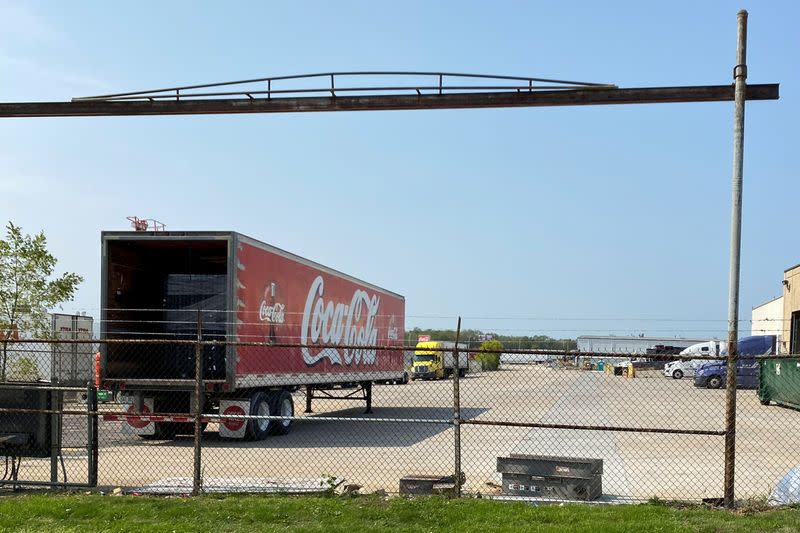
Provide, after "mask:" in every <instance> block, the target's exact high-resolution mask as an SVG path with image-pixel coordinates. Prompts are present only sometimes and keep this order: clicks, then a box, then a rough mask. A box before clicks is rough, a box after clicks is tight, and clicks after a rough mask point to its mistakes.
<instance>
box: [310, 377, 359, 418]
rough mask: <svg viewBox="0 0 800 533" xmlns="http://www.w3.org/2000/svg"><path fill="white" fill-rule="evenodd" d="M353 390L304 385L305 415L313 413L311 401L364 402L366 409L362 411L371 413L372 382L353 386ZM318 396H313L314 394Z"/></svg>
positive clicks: (330, 386)
mask: <svg viewBox="0 0 800 533" xmlns="http://www.w3.org/2000/svg"><path fill="white" fill-rule="evenodd" d="M354 386H355V389H354V390H353V389H346V388H344V387H342V388H334V387H333V386H332V385H318V386H314V385H306V413H313V411H312V410H311V400H313V399H315V398H316V399H317V400H322V399H328V400H355V401H358V402H360V401H364V402H366V404H367V408H366V410H365V411H364V414H365V415H367V414H370V413H372V382H371V381H363V382H361V383H358V384H357V385H354ZM315 391H316V392H317V393H318V394H316V395H315V394H314V392H315ZM336 391H339V392H341V393H342V394H340V395H337V394H336Z"/></svg>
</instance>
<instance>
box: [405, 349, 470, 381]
mask: <svg viewBox="0 0 800 533" xmlns="http://www.w3.org/2000/svg"><path fill="white" fill-rule="evenodd" d="M455 347H456V343H454V342H448V341H420V342H418V343H417V346H416V348H415V349H414V361H413V363H412V372H411V379H412V380H414V379H446V378H448V377H450V376H452V375H453V371H454V369H455V365H454V363H455V357H454V355H453V352H454V349H455ZM458 350H459V352H458V375H459V376H461V377H463V376H465V375H466V373H467V372H468V370H469V354H468V347H467V344H466V343H458Z"/></svg>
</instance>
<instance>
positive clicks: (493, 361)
mask: <svg viewBox="0 0 800 533" xmlns="http://www.w3.org/2000/svg"><path fill="white" fill-rule="evenodd" d="M481 350H492V351H498V352H500V351H502V350H503V343H502V342H500V341H496V340H491V341H483V342H482V343H481V347H480V348H479V351H478V353H477V355H475V360H476V361H478V362H479V363H480V364H481V369H482V370H488V371H490V372H491V371H493V370H497V369H498V368H500V354H499V353H481Z"/></svg>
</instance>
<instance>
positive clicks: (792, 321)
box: [780, 265, 800, 354]
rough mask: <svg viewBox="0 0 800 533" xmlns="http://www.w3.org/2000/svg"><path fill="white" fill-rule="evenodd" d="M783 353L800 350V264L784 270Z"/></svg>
mask: <svg viewBox="0 0 800 533" xmlns="http://www.w3.org/2000/svg"><path fill="white" fill-rule="evenodd" d="M781 323H782V324H783V335H782V336H781V344H780V346H781V351H782V353H792V354H796V353H799V352H800V265H795V266H793V267H792V268H787V269H786V270H785V271H784V272H783V316H782V317H781Z"/></svg>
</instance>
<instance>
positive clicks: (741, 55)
mask: <svg viewBox="0 0 800 533" xmlns="http://www.w3.org/2000/svg"><path fill="white" fill-rule="evenodd" d="M736 18H737V20H738V31H737V42H736V66H735V67H733V80H734V104H733V177H732V184H731V185H732V189H733V192H732V199H731V254H730V272H729V277H728V376H727V388H726V390H725V481H724V491H723V495H724V503H725V507H729V508H731V507H733V506H734V503H735V499H734V485H735V482H734V479H735V469H736V344H737V342H738V340H739V266H740V263H741V248H742V172H743V171H742V166H743V159H744V102H745V98H746V92H747V86H746V79H747V11H745V10H741V11H739V13H738V14H737V16H736Z"/></svg>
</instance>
